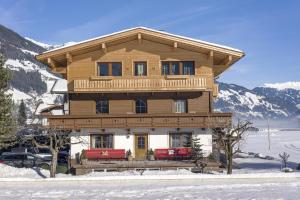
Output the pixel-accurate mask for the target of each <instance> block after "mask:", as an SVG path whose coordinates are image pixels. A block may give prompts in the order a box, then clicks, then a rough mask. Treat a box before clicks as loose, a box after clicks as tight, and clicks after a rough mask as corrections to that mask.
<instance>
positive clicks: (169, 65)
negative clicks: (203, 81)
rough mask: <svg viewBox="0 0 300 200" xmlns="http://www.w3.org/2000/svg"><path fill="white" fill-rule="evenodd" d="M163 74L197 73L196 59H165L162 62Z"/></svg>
mask: <svg viewBox="0 0 300 200" xmlns="http://www.w3.org/2000/svg"><path fill="white" fill-rule="evenodd" d="M161 74H162V75H195V65H194V61H180V62H175V61H164V62H162V64H161Z"/></svg>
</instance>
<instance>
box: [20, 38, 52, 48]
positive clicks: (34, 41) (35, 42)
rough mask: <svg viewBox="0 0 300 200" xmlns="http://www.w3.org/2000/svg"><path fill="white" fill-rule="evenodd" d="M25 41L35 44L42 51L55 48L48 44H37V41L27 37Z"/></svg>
mask: <svg viewBox="0 0 300 200" xmlns="http://www.w3.org/2000/svg"><path fill="white" fill-rule="evenodd" d="M25 39H26V40H29V41H30V42H32V43H34V44H36V45H38V46H41V47H43V48H44V49H50V48H52V47H53V46H55V45H50V44H46V43H43V42H38V41H36V40H34V39H31V38H28V37H25Z"/></svg>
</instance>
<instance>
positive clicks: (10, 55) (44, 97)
mask: <svg viewBox="0 0 300 200" xmlns="http://www.w3.org/2000/svg"><path fill="white" fill-rule="evenodd" d="M45 47H47V48H50V47H51V45H47V46H46V45H41V46H40V45H38V44H36V43H34V42H32V41H31V40H27V39H25V38H24V37H22V36H20V35H19V34H17V33H15V32H14V31H12V30H10V29H8V28H6V27H4V26H1V25H0V53H3V54H4V55H5V57H6V59H7V60H6V62H5V67H7V68H8V69H10V71H11V72H12V80H11V82H10V89H9V91H8V93H10V94H12V98H13V100H14V102H15V104H19V103H20V101H21V100H24V102H25V103H26V105H27V108H28V110H27V112H28V114H32V113H34V112H35V111H36V109H38V108H39V107H40V108H41V107H45V106H47V105H50V104H53V103H54V102H55V101H60V99H61V97H60V96H59V95H52V94H50V90H51V88H52V87H53V84H54V83H55V81H56V80H58V79H60V77H58V76H56V75H54V74H52V73H51V72H50V71H49V69H48V68H47V66H45V65H43V64H41V63H39V62H38V61H37V60H36V59H35V57H34V56H35V55H37V54H39V53H42V52H44V51H46V48H45Z"/></svg>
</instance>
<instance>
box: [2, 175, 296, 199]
mask: <svg viewBox="0 0 300 200" xmlns="http://www.w3.org/2000/svg"><path fill="white" fill-rule="evenodd" d="M299 191H300V180H299V179H296V178H281V179H239V180H237V179H222V180H216V179H211V180H180V181H178V180H163V181H162V180H138V181H137V180H135V181H133V180H131V181H107V182H103V181H78V182H77V181H65V182H31V183H28V182H26V183H24V182H14V183H12V182H0V199H18V200H19V199H107V200H109V199H110V200H114V199H143V200H150V199H151V200H152V199H168V200H175V199H207V200H208V199H226V200H230V199H298V198H299Z"/></svg>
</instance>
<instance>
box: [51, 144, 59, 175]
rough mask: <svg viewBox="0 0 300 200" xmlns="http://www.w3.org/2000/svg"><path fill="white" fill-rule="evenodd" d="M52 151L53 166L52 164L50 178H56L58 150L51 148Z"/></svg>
mask: <svg viewBox="0 0 300 200" xmlns="http://www.w3.org/2000/svg"><path fill="white" fill-rule="evenodd" d="M51 153H52V161H51V166H50V178H55V175H56V167H57V155H58V150H56V149H53V150H51Z"/></svg>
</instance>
